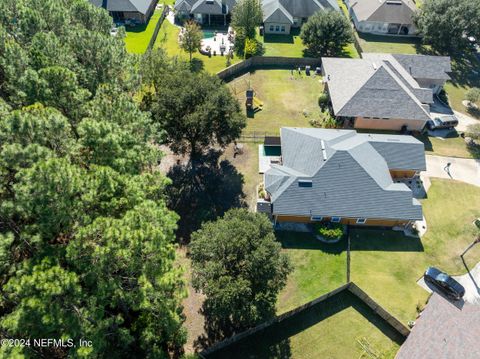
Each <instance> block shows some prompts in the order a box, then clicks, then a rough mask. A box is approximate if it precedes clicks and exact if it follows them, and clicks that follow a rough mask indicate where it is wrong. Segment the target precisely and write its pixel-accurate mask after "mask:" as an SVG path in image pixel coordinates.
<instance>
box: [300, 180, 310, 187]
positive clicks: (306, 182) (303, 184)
mask: <svg viewBox="0 0 480 359" xmlns="http://www.w3.org/2000/svg"><path fill="white" fill-rule="evenodd" d="M298 187H312V181H309V180H298Z"/></svg>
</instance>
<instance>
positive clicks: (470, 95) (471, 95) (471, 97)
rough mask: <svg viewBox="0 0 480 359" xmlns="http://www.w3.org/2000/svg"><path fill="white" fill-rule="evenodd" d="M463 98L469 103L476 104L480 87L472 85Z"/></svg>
mask: <svg viewBox="0 0 480 359" xmlns="http://www.w3.org/2000/svg"><path fill="white" fill-rule="evenodd" d="M465 100H467V101H468V102H470V104H476V103H477V102H478V101H480V89H479V88H477V87H472V88H471V89H469V90H468V91H467V93H466V94H465Z"/></svg>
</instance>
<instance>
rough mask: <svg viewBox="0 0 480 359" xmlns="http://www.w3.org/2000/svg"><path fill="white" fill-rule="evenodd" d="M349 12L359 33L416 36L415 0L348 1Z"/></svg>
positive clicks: (346, 2)
mask: <svg viewBox="0 0 480 359" xmlns="http://www.w3.org/2000/svg"><path fill="white" fill-rule="evenodd" d="M345 4H346V5H347V8H348V12H349V13H350V17H351V18H352V21H353V24H354V25H355V28H356V29H357V30H358V31H359V32H367V33H372V34H389V35H415V34H417V32H418V31H417V29H416V27H415V25H414V24H413V20H412V19H413V14H414V13H415V12H416V11H417V7H416V5H415V3H414V2H413V0H346V1H345Z"/></svg>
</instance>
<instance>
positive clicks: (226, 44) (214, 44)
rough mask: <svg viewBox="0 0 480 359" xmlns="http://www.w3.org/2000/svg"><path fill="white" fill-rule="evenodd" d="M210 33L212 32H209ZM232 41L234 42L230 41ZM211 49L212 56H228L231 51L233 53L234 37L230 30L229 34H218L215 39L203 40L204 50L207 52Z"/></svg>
mask: <svg viewBox="0 0 480 359" xmlns="http://www.w3.org/2000/svg"><path fill="white" fill-rule="evenodd" d="M207 31H210V30H207ZM230 40H232V41H230ZM208 47H210V51H211V52H212V54H213V53H214V52H215V53H216V54H217V55H220V54H221V53H222V47H223V53H224V54H227V53H228V52H229V51H233V35H232V33H231V32H230V29H229V31H228V33H227V32H217V34H216V35H214V36H213V37H207V38H204V39H203V40H202V50H203V51H207V48H208Z"/></svg>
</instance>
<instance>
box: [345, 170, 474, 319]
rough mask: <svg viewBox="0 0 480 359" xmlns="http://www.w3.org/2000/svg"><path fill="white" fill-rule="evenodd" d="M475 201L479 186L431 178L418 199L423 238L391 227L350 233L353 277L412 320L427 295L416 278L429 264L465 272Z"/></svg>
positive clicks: (388, 306) (384, 303)
mask: <svg viewBox="0 0 480 359" xmlns="http://www.w3.org/2000/svg"><path fill="white" fill-rule="evenodd" d="M478 203H480V188H478V187H475V186H471V185H468V184H464V183H460V182H456V181H451V180H440V179H432V186H431V188H430V189H429V191H428V199H425V200H423V201H422V205H423V211H424V216H425V218H426V220H427V226H428V231H427V233H426V234H425V236H424V237H423V238H422V239H421V240H418V239H414V238H410V237H404V236H403V234H401V233H398V232H393V231H381V230H366V229H358V230H353V231H351V248H352V253H351V273H352V280H353V281H354V282H355V283H357V284H358V285H359V286H360V287H361V288H363V289H364V290H365V291H366V292H367V293H368V294H369V295H370V296H372V297H373V298H374V299H375V300H376V301H377V302H378V303H379V304H380V305H382V306H384V308H385V309H387V310H388V311H390V312H391V313H392V314H393V315H395V316H397V318H399V319H400V320H401V321H403V323H405V324H406V323H407V321H408V320H414V319H415V317H416V307H417V305H419V306H420V307H421V306H423V305H424V303H425V301H426V299H427V297H428V293H427V292H426V291H425V290H423V289H422V288H421V287H420V286H418V285H417V284H416V281H417V280H418V279H419V278H420V277H421V276H422V275H423V272H424V271H425V269H426V268H427V267H428V266H429V265H434V266H437V267H439V268H441V269H443V270H445V271H447V272H448V273H450V274H455V275H456V274H463V273H465V268H464V266H463V264H462V261H461V259H460V257H459V255H460V253H461V252H462V251H463V249H464V248H465V247H466V246H467V245H468V244H469V243H471V242H472V240H473V238H474V233H475V229H474V226H473V225H472V224H471V223H472V221H473V220H474V218H476V217H478V216H480V207H479V206H478ZM473 262H475V260H473ZM473 264H474V263H473Z"/></svg>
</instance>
